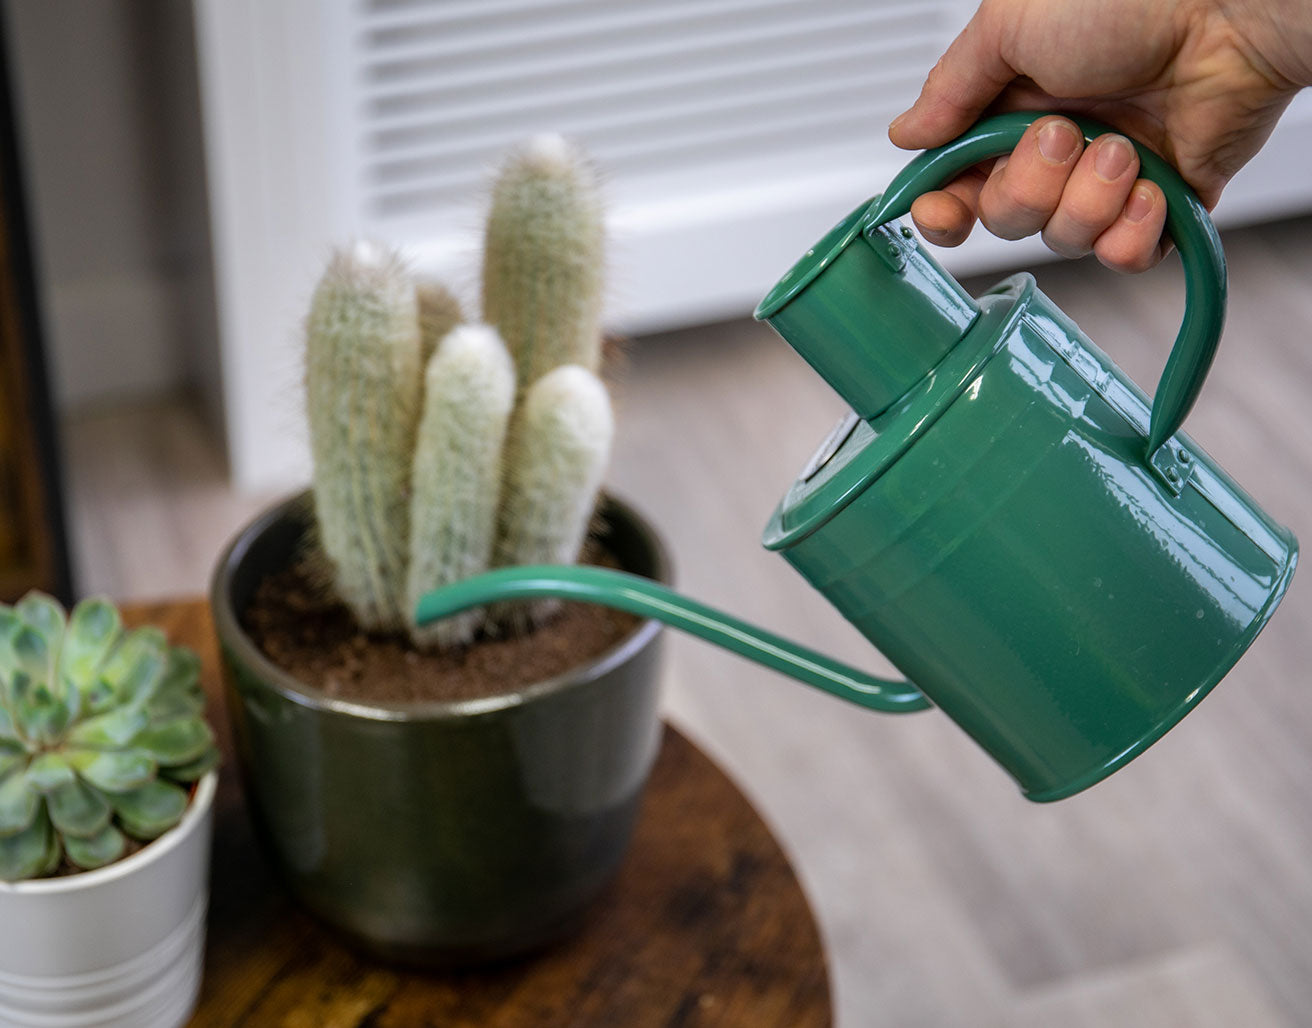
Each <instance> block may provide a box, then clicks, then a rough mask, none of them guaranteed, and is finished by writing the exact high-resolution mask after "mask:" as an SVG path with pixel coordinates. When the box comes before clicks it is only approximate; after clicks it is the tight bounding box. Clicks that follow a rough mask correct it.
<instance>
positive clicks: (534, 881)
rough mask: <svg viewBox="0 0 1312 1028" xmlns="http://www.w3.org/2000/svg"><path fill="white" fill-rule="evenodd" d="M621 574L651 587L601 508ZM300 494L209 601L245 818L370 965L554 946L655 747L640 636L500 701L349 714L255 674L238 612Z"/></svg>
mask: <svg viewBox="0 0 1312 1028" xmlns="http://www.w3.org/2000/svg"><path fill="white" fill-rule="evenodd" d="M602 513H603V516H604V523H605V525H606V526H607V532H608V535H607V537H606V543H607V545H608V547H609V548H610V549H611V550H612V551H613V552H614V554H615V555H616V556H617V557H618V558H619V560H620V562H621V564H622V566H623V567H624V568H625V569H627V570H630V571H633V572H635V573H637V574H641V575H644V576H647V577H650V578H654V579H657V580H660V581H666V580H667V579H668V578H669V567H668V562H667V558H666V556H665V552H664V549H663V548H662V546H661V544H660V541H659V540H658V539H657V537H656V535H655V533H654V532H653V531H652V529H651V528H650V527H649V526H648V525H647V524H646V523H645V522H644V521H643V520H642V519H641V518H640V517H639V516H638V515H637V514H636V513H635V512H634V511H633V510H632V509H630V508H629V507H627V506H625V505H623V504H621V503H619V502H617V501H615V500H613V499H608V500H607V501H606V502H605V504H604V506H603V511H602ZM309 524H310V504H309V497H308V495H304V494H303V495H302V496H299V497H296V498H294V499H292V500H289V501H287V502H285V503H282V504H280V505H279V506H277V507H274V508H273V509H271V510H270V511H268V512H267V513H265V514H264V515H263V516H261V517H260V518H258V519H257V520H256V521H254V522H253V523H252V524H251V525H250V526H249V527H247V528H246V529H245V530H244V531H243V532H242V533H241V534H240V535H238V536H237V538H236V539H235V540H234V541H233V542H232V543H231V544H230V546H229V548H228V550H227V551H226V552H225V554H224V555H223V557H222V559H221V561H220V563H219V566H218V568H217V570H216V572H215V575H214V580H213V584H212V593H211V603H212V606H213V611H214V621H215V625H216V628H217V631H218V636H219V642H220V647H221V650H222V655H223V663H224V674H225V680H226V690H225V691H226V697H227V702H228V709H229V712H230V716H231V719H232V727H233V734H234V737H235V740H236V746H237V753H238V757H239V764H240V767H241V771H242V776H243V781H244V784H245V788H246V796H247V800H248V805H249V807H250V810H251V815H252V818H253V820H254V823H255V827H256V830H257V833H258V835H259V836H260V838H261V840H262V842H263V844H264V847H265V849H266V852H267V853H268V855H269V857H270V859H271V860H272V861H273V863H274V865H275V866H276V868H277V869H278V871H279V872H280V874H281V875H282V877H283V879H284V880H285V882H286V883H287V885H288V886H289V888H290V889H291V891H292V893H293V894H294V895H295V896H296V897H297V898H298V899H299V900H300V901H301V902H302V903H303V904H304V905H305V906H306V907H308V908H309V909H310V910H311V911H313V912H314V913H315V914H317V915H318V916H319V917H321V918H322V919H324V920H325V921H327V922H329V923H330V924H332V925H333V926H335V927H337V928H339V929H341V930H342V931H344V932H346V933H347V934H348V935H349V936H351V937H353V938H354V939H355V940H357V941H358V942H360V943H362V944H364V945H365V946H366V947H367V948H369V949H371V950H373V951H375V952H377V953H379V954H381V955H384V956H387V957H390V958H393V959H399V960H405V961H418V962H427V963H437V964H441V963H446V964H456V963H476V962H480V961H485V960H494V959H499V958H503V957H508V956H513V955H515V954H518V953H523V952H526V951H529V950H532V949H534V948H536V947H539V946H541V945H543V944H545V943H547V942H549V941H551V940H553V939H555V938H557V937H559V936H561V935H564V934H566V933H567V932H568V931H569V930H570V929H571V928H572V927H574V926H575V925H576V924H577V923H579V921H580V920H581V918H582V915H583V914H584V912H585V910H586V908H587V907H588V905H589V903H590V901H592V900H593V899H594V898H595V897H596V896H597V894H598V893H599V892H600V891H601V890H602V888H603V887H604V886H605V885H606V883H607V882H608V881H609V880H610V879H611V877H612V876H613V875H614V873H615V872H616V870H617V869H618V867H619V864H620V861H621V858H622V857H623V855H624V852H625V849H626V847H627V845H628V842H629V837H630V835H631V833H632V828H633V824H634V820H635V818H636V816H637V812H638V805H639V801H640V798H641V795H642V791H643V787H644V785H645V783H646V780H647V775H648V772H649V770H650V768H651V766H652V763H653V761H654V760H655V757H656V752H657V748H658V745H659V738H660V734H659V732H660V723H659V715H658V709H657V706H658V666H657V665H658V658H659V643H660V638H661V632H660V626H659V625H658V624H657V623H656V622H653V621H644V622H642V623H640V625H639V626H638V628H637V629H636V630H635V631H634V632H633V633H632V634H631V635H630V636H628V637H627V638H625V639H623V640H622V641H621V642H619V643H618V644H617V645H615V646H614V647H612V648H611V649H610V650H608V651H607V652H606V653H603V654H602V655H601V656H599V657H597V658H595V659H594V660H592V661H590V662H589V663H587V664H586V665H584V666H581V667H579V668H578V669H576V670H575V671H573V672H571V673H568V674H565V675H561V676H558V677H556V678H552V679H550V680H547V681H542V682H537V683H535V684H533V685H530V686H527V687H524V688H521V689H518V690H516V691H514V692H510V693H506V694H504V695H500V696H496V697H492V698H488V699H479V700H467V701H461V702H445V703H437V702H434V703H424V704H407V705H402V704H396V705H391V706H385V707H383V706H366V705H362V704H358V703H351V702H345V701H342V700H336V699H330V698H328V697H326V696H324V695H323V694H322V693H320V692H319V691H318V690H317V689H315V688H311V687H310V686H308V685H306V684H304V683H302V682H299V681H297V680H296V679H294V678H292V677H291V676H290V675H288V674H287V673H286V672H284V671H282V670H281V669H279V668H278V667H275V666H274V665H273V664H271V663H270V662H269V661H268V659H267V658H265V657H264V655H263V654H262V653H260V652H259V651H258V650H257V649H256V647H255V645H254V644H253V643H252V642H251V640H250V638H249V637H248V636H247V635H246V633H245V632H244V631H243V629H242V628H241V625H240V623H239V620H238V612H239V611H242V610H244V609H245V607H246V605H247V603H248V601H249V599H250V597H251V595H252V593H253V591H254V589H255V588H256V586H257V584H258V583H259V582H260V580H261V579H262V578H263V577H264V576H265V575H266V574H268V573H269V572H270V571H274V570H276V569H278V568H280V567H283V566H285V565H286V564H287V562H288V560H289V558H290V556H291V555H292V554H293V553H294V552H295V550H296V547H297V546H298V545H299V543H300V542H301V540H302V538H303V537H304V535H305V533H306V531H307V529H308V527H309Z"/></svg>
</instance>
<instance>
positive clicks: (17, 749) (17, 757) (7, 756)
mask: <svg viewBox="0 0 1312 1028" xmlns="http://www.w3.org/2000/svg"><path fill="white" fill-rule="evenodd" d="M27 756H28V754H27V750H25V749H23V748H22V747H21V746H13V745H10V744H8V743H0V778H4V777H5V776H6V775H7V774H9V772H10V771H13V770H15V769H17V768H20V767H22V766H23V765H24V764H26V763H27Z"/></svg>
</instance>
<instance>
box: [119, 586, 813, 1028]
mask: <svg viewBox="0 0 1312 1028" xmlns="http://www.w3.org/2000/svg"><path fill="white" fill-rule="evenodd" d="M124 613H125V617H126V619H127V620H128V621H129V622H131V623H146V622H149V623H152V624H157V625H159V626H160V627H162V628H163V629H164V630H165V631H166V632H168V634H169V637H170V639H172V640H173V641H174V642H175V643H179V644H183V645H187V646H190V647H192V648H193V649H195V650H196V651H197V652H198V653H199V654H200V655H201V659H202V661H203V662H204V667H205V688H206V691H207V692H208V693H209V695H210V697H211V709H210V717H211V720H212V722H213V723H214V725H215V728H216V730H217V731H218V734H219V739H220V742H221V743H222V745H223V749H224V754H225V773H224V774H223V776H222V779H221V782H220V785H219V792H218V798H217V800H216V807H215V822H214V865H213V873H212V884H211V896H210V914H209V937H208V948H207V952H206V967H205V983H204V986H203V989H202V993H201V999H200V1007H199V1009H198V1010H197V1012H196V1016H195V1019H194V1020H193V1022H192V1023H193V1025H195V1026H198V1028H199V1026H219V1025H223V1026H237V1025H240V1026H243V1028H260V1026H264V1025H270V1026H275V1025H276V1026H286V1028H354V1026H365V1025H367V1026H369V1028H423V1026H427V1025H433V1026H437V1025H443V1026H445V1025H470V1026H472V1025H479V1026H490V1028H492V1026H509V1025H515V1026H529V1028H551V1026H556V1025H560V1026H569V1028H585V1026H593V1025H595V1026H599V1028H600V1026H605V1028H615V1026H625V1028H641V1026H645V1025H661V1026H666V1025H670V1026H673V1025H679V1026H685V1025H724V1026H739V1025H741V1026H744V1028H771V1026H781V1028H810V1026H818V1025H828V1024H829V1023H830V1022H831V1017H832V1015H831V1010H830V1004H829V987H828V981H827V977H826V973H825V960H824V953H823V950H822V949H821V945H820V939H819V935H818V933H817V931H816V925H815V920H814V918H813V917H812V915H811V910H810V908H809V906H808V905H807V901H806V897H805V896H804V895H803V894H802V891H801V888H800V887H799V886H798V883H797V879H796V878H795V876H794V875H793V871H792V868H791V867H790V866H789V864H788V861H787V859H786V858H785V856H784V855H783V853H782V852H781V850H780V849H779V846H778V844H777V843H776V842H775V841H774V839H773V837H772V836H771V835H770V832H769V830H768V829H767V828H766V827H765V825H764V824H763V823H762V821H761V819H760V817H759V816H758V815H757V814H756V812H755V811H754V810H753V809H752V807H751V805H750V804H749V803H748V802H747V800H746V799H745V798H744V797H743V795H742V793H740V792H739V791H738V790H737V788H735V787H734V785H733V783H732V782H730V781H729V779H728V778H726V777H725V775H724V774H723V773H722V772H721V771H720V770H719V769H718V768H717V767H716V766H715V765H714V764H713V763H711V761H710V760H708V759H707V758H706V757H705V756H704V755H703V754H702V753H701V752H700V751H699V750H698V749H697V748H696V747H695V746H693V745H692V743H690V742H689V741H688V740H687V739H686V738H684V737H683V736H682V735H680V734H679V732H678V731H676V730H675V729H674V728H671V727H667V728H666V730H665V740H664V744H663V746H662V748H661V754H660V758H659V759H658V760H657V762H656V767H655V770H654V771H653V773H652V778H651V784H650V787H649V788H648V791H647V796H646V799H645V801H644V807H643V813H642V816H641V818H640V820H639V823H638V826H637V830H636V832H635V835H634V839H633V846H632V848H631V850H630V853H629V856H628V857H627V859H626V861H625V863H624V866H623V868H622V869H621V871H620V874H619V877H618V878H617V880H616V881H615V883H614V884H613V885H612V886H611V887H610V889H609V890H608V892H607V893H606V894H605V895H604V896H603V897H602V899H601V901H600V902H599V903H598V904H597V906H596V908H595V910H594V911H593V913H592V915H591V917H590V919H589V921H588V922H587V924H586V926H585V928H584V929H583V931H582V932H581V933H580V934H579V935H577V936H575V937H574V938H572V939H570V940H568V941H566V942H564V943H562V944H560V945H557V946H556V947H554V948H553V949H551V950H549V951H547V952H545V953H543V954H541V955H539V956H536V957H533V958H531V959H527V960H523V961H519V962H516V963H513V964H507V965H502V966H498V967H496V968H492V969H488V970H483V971H464V972H459V973H444V972H415V971H407V970H399V969H396V968H393V967H390V966H387V965H383V964H379V963H376V962H374V961H371V960H369V959H367V958H364V957H361V956H359V955H357V954H356V953H355V952H354V951H353V950H352V949H350V948H349V947H348V946H347V945H344V944H343V943H342V942H341V941H339V940H338V939H337V938H336V937H335V936H334V935H333V934H332V933H330V932H329V931H327V930H326V929H325V928H324V927H322V926H321V925H320V924H319V923H318V922H317V921H315V920H313V919H312V918H310V917H309V916H308V915H307V914H305V913H303V912H301V910H300V909H299V908H298V907H296V906H295V905H293V903H292V902H291V900H290V899H289V898H288V897H287V896H286V895H285V893H284V892H283V891H282V890H281V889H280V888H279V887H278V886H277V884H276V882H275V881H273V879H272V877H271V871H270V868H269V867H268V865H267V864H266V863H265V861H264V859H263V856H262V854H261V853H260V852H259V851H258V850H257V849H256V845H255V841H254V839H253V838H252V834H251V827H250V823H249V821H248V819H247V817H246V812H245V810H244V809H243V799H242V794H241V790H240V787H239V782H238V775H237V769H236V766H235V760H234V758H233V756H232V740H231V736H230V734H229V731H228V723H227V717H226V711H225V710H224V708H223V704H222V703H221V702H220V699H219V697H220V684H219V672H218V658H217V654H216V650H215V642H214V635H213V629H212V627H211V623H210V617H209V611H208V608H207V607H206V606H205V605H204V604H203V603H201V602H199V601H190V602H184V603H165V604H155V605H143V606H138V607H134V608H132V609H131V610H128V611H125V612H124Z"/></svg>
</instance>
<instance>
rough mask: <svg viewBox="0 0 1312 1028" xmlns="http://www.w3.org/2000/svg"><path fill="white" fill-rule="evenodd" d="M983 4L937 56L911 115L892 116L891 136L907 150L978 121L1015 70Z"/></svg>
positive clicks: (932, 142) (937, 141)
mask: <svg viewBox="0 0 1312 1028" xmlns="http://www.w3.org/2000/svg"><path fill="white" fill-rule="evenodd" d="M988 11H989V6H988V4H983V5H981V6H980V9H979V10H978V11H976V12H975V16H974V17H973V18H971V19H970V22H969V24H967V25H966V27H965V28H964V29H962V30H961V35H959V36H957V38H956V39H954V40H953V41H952V45H951V46H949V47H948V49H947V52H946V53H944V54H943V56H942V57H940V58H939V59H938V63H937V64H936V65H934V67H933V69H932V70H931V71H930V73H929V77H928V78H927V79H926V80H925V84H924V86H923V87H921V90H920V96H919V97H917V98H916V102H915V103H914V104H913V105H912V106H911V108H910V110H908V111H906V113H904V114H901V115H899V116H898V117H896V118H894V119H893V123H892V124H891V125H890V126H889V127H888V138H889V139H891V140H892V141H893V144H894V145H895V146H899V147H901V148H902V149H904V150H923V149H926V148H927V147H931V146H940V145H942V144H943V143H947V142H950V141H951V140H953V139H955V138H956V137H957V136H959V135H961V133H963V132H964V131H966V129H968V128H969V127H970V126H971V125H973V124H974V123H975V121H976V119H978V118H979V116H980V115H981V114H982V113H983V112H984V109H985V108H986V107H988V105H989V104H991V103H992V102H993V101H994V100H995V99H997V96H998V94H999V93H1001V92H1002V90H1003V89H1005V88H1006V87H1007V85H1008V84H1009V83H1010V82H1011V81H1012V80H1013V79H1015V77H1016V71H1015V69H1014V68H1012V67H1011V65H1009V64H1008V63H1007V62H1006V61H1005V60H1004V59H1003V57H1002V52H1001V49H1000V40H999V35H1000V33H999V28H998V26H997V25H996V24H995V23H994V19H993V18H992V17H991V16H990V15H989V13H988Z"/></svg>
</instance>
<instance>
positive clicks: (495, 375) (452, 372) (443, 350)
mask: <svg viewBox="0 0 1312 1028" xmlns="http://www.w3.org/2000/svg"><path fill="white" fill-rule="evenodd" d="M424 380H425V381H424V388H425V396H424V412H423V415H422V417H421V419H420V423H419V436H418V441H417V443H416V446H415V457H414V476H413V480H412V494H411V498H410V554H411V558H410V575H409V585H408V589H407V603H406V608H407V611H408V612H409V614H410V615H411V616H413V613H414V609H415V605H416V604H417V603H418V602H419V598H420V597H421V596H422V595H423V594H424V593H426V592H428V591H429V590H430V589H436V588H437V587H438V586H442V585H447V584H449V583H451V582H455V581H459V580H460V579H462V578H467V577H468V576H470V575H474V574H477V573H478V572H480V571H485V570H486V569H487V567H488V564H489V562H490V560H491V557H492V545H493V542H494V540H495V533H496V523H497V505H498V501H499V499H500V492H501V449H502V443H503V441H504V439H505V435H506V422H507V421H508V420H509V418H510V411H511V407H512V406H513V404H514V402H515V367H514V363H513V361H512V360H511V359H510V354H509V353H507V352H506V347H505V344H504V343H503V342H502V341H501V337H500V336H498V335H497V333H496V330H495V329H492V328H489V327H487V326H486V325H464V326H461V327H460V328H457V329H455V330H454V331H453V332H451V333H450V334H448V335H447V336H446V338H445V339H443V340H442V342H441V344H440V345H439V346H438V348H437V352H436V353H435V354H434V355H433V358H432V360H430V361H429V364H428V370H427V372H426V373H425V376H424ZM482 620H483V615H482V614H481V612H478V611H471V612H469V613H468V614H464V615H461V616H459V617H454V618H448V619H446V620H443V621H438V622H436V623H435V624H433V625H429V626H427V627H425V628H419V627H416V626H414V625H413V624H412V625H411V628H410V637H411V639H412V641H413V642H414V643H415V645H416V646H419V647H420V648H428V647H431V646H439V647H441V646H451V645H460V644H464V643H468V642H469V641H470V640H471V639H472V638H473V635H474V633H475V631H476V630H477V629H478V626H479V625H480V624H481V623H482Z"/></svg>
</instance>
